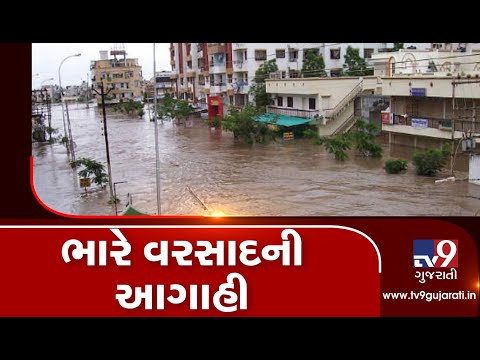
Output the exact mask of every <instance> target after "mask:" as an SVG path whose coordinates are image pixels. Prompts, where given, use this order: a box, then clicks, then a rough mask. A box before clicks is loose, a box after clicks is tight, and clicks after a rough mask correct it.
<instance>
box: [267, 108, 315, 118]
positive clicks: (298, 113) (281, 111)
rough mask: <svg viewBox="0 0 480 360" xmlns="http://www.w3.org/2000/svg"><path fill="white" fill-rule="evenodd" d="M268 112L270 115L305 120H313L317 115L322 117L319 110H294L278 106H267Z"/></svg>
mask: <svg viewBox="0 0 480 360" xmlns="http://www.w3.org/2000/svg"><path fill="white" fill-rule="evenodd" d="M267 112H268V113H270V114H276V115H286V116H294V117H299V118H304V119H312V118H313V117H314V116H315V115H320V111H319V110H303V109H292V108H284V107H277V106H267Z"/></svg>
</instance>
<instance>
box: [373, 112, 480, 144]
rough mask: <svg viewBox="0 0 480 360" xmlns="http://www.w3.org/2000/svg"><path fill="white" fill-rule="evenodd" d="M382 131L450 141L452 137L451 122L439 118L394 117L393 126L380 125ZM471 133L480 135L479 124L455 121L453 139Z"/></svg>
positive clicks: (469, 121) (468, 121)
mask: <svg viewBox="0 0 480 360" xmlns="http://www.w3.org/2000/svg"><path fill="white" fill-rule="evenodd" d="M382 130H383V131H386V132H392V133H400V134H405V135H417V136H426V137H433V138H439V139H451V137H452V132H453V128H452V120H450V119H440V118H425V117H422V116H418V117H414V118H413V121H412V118H411V117H407V118H405V117H403V116H402V115H394V117H393V124H382ZM468 131H471V132H472V133H474V134H480V122H473V123H472V121H471V120H458V119H457V120H455V131H454V132H453V133H454V137H455V139H458V138H461V137H462V134H463V133H464V132H468Z"/></svg>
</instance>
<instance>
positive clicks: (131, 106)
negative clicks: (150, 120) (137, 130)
mask: <svg viewBox="0 0 480 360" xmlns="http://www.w3.org/2000/svg"><path fill="white" fill-rule="evenodd" d="M112 110H113V111H119V112H122V113H126V114H127V115H129V116H133V115H135V114H136V115H137V116H140V112H141V111H142V115H141V116H143V103H141V102H139V101H133V100H132V99H128V100H127V101H123V100H122V99H120V102H119V103H118V104H115V105H114V106H113V107H112ZM141 116H140V117H141Z"/></svg>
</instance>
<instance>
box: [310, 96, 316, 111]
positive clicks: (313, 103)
mask: <svg viewBox="0 0 480 360" xmlns="http://www.w3.org/2000/svg"><path fill="white" fill-rule="evenodd" d="M315 105H316V104H315V98H308V108H309V109H310V110H315V109H316V106H315Z"/></svg>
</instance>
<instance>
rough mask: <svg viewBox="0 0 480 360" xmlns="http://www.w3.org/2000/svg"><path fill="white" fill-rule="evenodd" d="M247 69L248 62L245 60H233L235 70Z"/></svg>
mask: <svg viewBox="0 0 480 360" xmlns="http://www.w3.org/2000/svg"><path fill="white" fill-rule="evenodd" d="M242 69H243V70H244V71H247V63H245V62H243V60H234V61H233V71H239V70H242Z"/></svg>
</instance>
